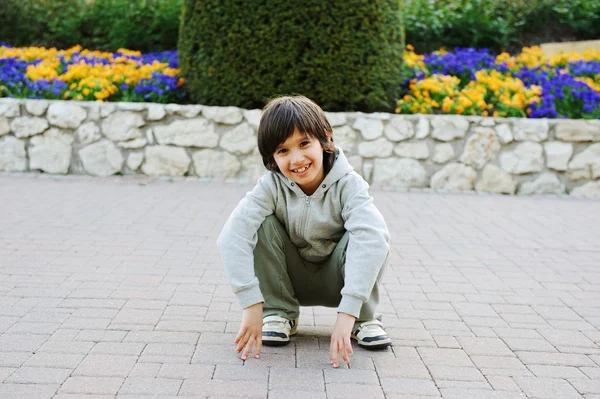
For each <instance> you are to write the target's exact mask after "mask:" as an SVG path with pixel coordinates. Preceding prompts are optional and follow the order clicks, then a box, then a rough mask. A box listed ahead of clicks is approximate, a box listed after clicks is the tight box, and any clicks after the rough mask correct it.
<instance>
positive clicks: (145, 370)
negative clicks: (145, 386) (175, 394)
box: [127, 363, 212, 379]
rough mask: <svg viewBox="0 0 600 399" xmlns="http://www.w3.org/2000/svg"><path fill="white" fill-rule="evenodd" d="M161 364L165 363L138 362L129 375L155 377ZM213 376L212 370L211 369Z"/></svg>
mask: <svg viewBox="0 0 600 399" xmlns="http://www.w3.org/2000/svg"><path fill="white" fill-rule="evenodd" d="M161 366H163V365H162V364H160V363H136V364H135V365H134V366H133V368H132V369H131V371H130V372H129V375H128V376H127V377H148V378H155V377H156V376H157V374H158V373H159V370H160V368H161ZM185 366H189V364H188V365H185ZM211 376H212V370H211ZM161 378H168V377H164V376H162V377H161ZM174 378H175V379H183V378H177V377H174Z"/></svg>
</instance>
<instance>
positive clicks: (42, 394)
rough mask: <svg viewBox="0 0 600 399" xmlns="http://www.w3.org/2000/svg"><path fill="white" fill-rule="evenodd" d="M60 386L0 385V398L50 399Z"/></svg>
mask: <svg viewBox="0 0 600 399" xmlns="http://www.w3.org/2000/svg"><path fill="white" fill-rule="evenodd" d="M59 387H60V385H56V384H8V383H4V384H0V398H2V399H23V398H35V399H50V398H52V397H53V396H54V394H55V393H56V391H57V390H58V388H59Z"/></svg>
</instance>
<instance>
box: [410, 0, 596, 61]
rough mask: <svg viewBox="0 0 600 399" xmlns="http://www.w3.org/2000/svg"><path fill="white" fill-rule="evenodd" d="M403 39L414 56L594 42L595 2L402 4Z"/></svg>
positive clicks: (445, 0) (415, 0)
mask: <svg viewBox="0 0 600 399" xmlns="http://www.w3.org/2000/svg"><path fill="white" fill-rule="evenodd" d="M404 18H405V29H406V41H407V43H411V44H413V45H414V46H415V48H416V49H417V51H418V52H430V51H434V50H437V49H439V48H441V47H445V48H454V47H474V48H482V47H487V48H490V49H493V50H496V51H501V50H506V51H509V52H518V51H520V50H521V49H522V47H526V46H532V45H536V44H540V43H544V42H552V41H568V40H588V39H600V1H598V0H506V1H501V2H500V1H497V0H407V4H406V10H405V13H404Z"/></svg>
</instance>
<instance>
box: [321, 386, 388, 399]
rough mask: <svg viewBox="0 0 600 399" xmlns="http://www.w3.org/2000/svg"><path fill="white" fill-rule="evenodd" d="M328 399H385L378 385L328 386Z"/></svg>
mask: <svg viewBox="0 0 600 399" xmlns="http://www.w3.org/2000/svg"><path fill="white" fill-rule="evenodd" d="M326 389H327V398H328V399H344V398H348V397H352V396H354V397H361V398H373V399H383V398H384V397H385V396H384V394H383V390H382V388H381V387H380V386H378V385H360V384H327V388H326Z"/></svg>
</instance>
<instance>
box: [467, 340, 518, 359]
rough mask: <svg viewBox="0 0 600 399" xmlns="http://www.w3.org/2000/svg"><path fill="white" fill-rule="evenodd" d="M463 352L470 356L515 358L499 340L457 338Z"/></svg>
mask: <svg viewBox="0 0 600 399" xmlns="http://www.w3.org/2000/svg"><path fill="white" fill-rule="evenodd" d="M457 340H458V342H459V343H460V344H461V346H462V348H463V350H464V351H465V352H466V353H467V354H468V355H469V356H474V355H489V356H514V354H513V353H512V351H511V350H510V349H509V348H508V347H507V346H506V344H505V343H504V341H502V340H501V339H499V338H479V337H474V338H463V337H460V338H457Z"/></svg>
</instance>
